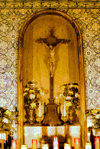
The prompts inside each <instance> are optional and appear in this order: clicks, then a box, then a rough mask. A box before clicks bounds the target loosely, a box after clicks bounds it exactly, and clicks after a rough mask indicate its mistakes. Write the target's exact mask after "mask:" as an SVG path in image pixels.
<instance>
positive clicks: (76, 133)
mask: <svg viewBox="0 0 100 149" xmlns="http://www.w3.org/2000/svg"><path fill="white" fill-rule="evenodd" d="M80 132H81V130H80V125H79V124H78V125H63V126H24V144H27V147H28V148H32V139H38V148H40V142H39V140H40V139H42V138H43V137H44V136H47V138H50V137H51V136H55V135H56V136H58V138H59V142H62V143H63V145H64V142H66V139H67V138H68V137H70V138H71V146H72V147H74V138H80ZM60 138H61V140H60ZM63 138H64V140H63ZM48 143H50V142H48Z"/></svg>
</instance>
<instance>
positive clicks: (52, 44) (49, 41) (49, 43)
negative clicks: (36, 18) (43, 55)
mask: <svg viewBox="0 0 100 149" xmlns="http://www.w3.org/2000/svg"><path fill="white" fill-rule="evenodd" d="M36 42H38V43H42V44H43V45H44V46H45V47H46V48H48V49H49V66H50V101H52V100H53V87H54V81H53V80H54V71H55V49H56V48H57V47H58V46H59V45H60V44H66V43H69V42H70V40H69V39H57V38H56V37H55V35H54V30H53V29H51V30H50V35H49V36H48V37H47V38H39V39H37V40H36Z"/></svg>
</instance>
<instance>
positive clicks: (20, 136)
mask: <svg viewBox="0 0 100 149" xmlns="http://www.w3.org/2000/svg"><path fill="white" fill-rule="evenodd" d="M44 15H51V16H53V15H55V16H60V17H62V18H63V19H65V20H67V21H68V22H69V23H70V24H71V26H72V27H73V28H74V30H75V33H76V36H77V46H78V47H77V49H78V66H79V68H78V69H79V87H80V107H81V112H80V117H82V119H80V123H81V128H82V134H81V135H82V146H83V147H84V146H85V139H86V136H85V134H86V118H85V80H84V77H85V76H84V63H83V49H82V35H81V32H80V28H79V27H78V25H77V23H76V22H75V21H74V20H73V19H72V18H71V17H70V16H68V15H67V14H65V13H63V12H60V11H57V10H43V11H40V12H38V13H36V14H34V15H32V16H31V17H30V18H29V19H28V20H27V21H26V22H25V23H24V24H23V26H22V28H21V31H20V34H19V51H18V110H19V118H18V121H19V125H18V132H17V136H18V149H19V148H20V147H21V145H22V144H23V136H24V131H23V130H24V127H23V121H24V113H23V79H24V78H23V76H24V74H23V47H24V45H23V43H24V34H25V32H26V30H27V28H28V26H29V25H30V24H31V23H32V22H33V21H35V20H36V19H37V18H39V17H41V16H44ZM41 42H42V41H41ZM51 46H52V45H51ZM47 48H48V47H47ZM49 48H51V49H49V50H50V55H51V57H49V59H50V58H51V60H50V62H52V64H53V65H54V66H53V67H51V68H50V71H51V72H52V73H51V74H52V75H53V74H54V70H55V69H54V68H55V53H54V52H55V51H54V47H49ZM55 48H56V47H55Z"/></svg>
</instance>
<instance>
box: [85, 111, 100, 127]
mask: <svg viewBox="0 0 100 149" xmlns="http://www.w3.org/2000/svg"><path fill="white" fill-rule="evenodd" d="M85 113H86V115H87V117H88V116H91V117H92V120H93V123H94V127H95V128H100V110H99V109H89V110H86V112H85Z"/></svg>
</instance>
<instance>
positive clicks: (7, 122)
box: [0, 107, 18, 130]
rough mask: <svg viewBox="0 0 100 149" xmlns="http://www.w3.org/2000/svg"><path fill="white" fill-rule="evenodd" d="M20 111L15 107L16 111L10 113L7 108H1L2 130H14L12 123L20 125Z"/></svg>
mask: <svg viewBox="0 0 100 149" xmlns="http://www.w3.org/2000/svg"><path fill="white" fill-rule="evenodd" d="M17 117H18V111H17V108H16V107H15V110H14V111H9V110H8V109H6V108H3V107H0V128H1V129H3V130H11V129H13V130H14V128H13V126H12V123H13V121H14V122H15V123H18V119H17Z"/></svg>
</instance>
